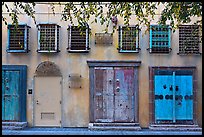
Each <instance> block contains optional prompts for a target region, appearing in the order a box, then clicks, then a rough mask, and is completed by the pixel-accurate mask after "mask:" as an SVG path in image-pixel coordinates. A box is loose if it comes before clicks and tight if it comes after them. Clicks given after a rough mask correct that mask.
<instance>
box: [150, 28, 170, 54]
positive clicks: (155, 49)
mask: <svg viewBox="0 0 204 137" xmlns="http://www.w3.org/2000/svg"><path fill="white" fill-rule="evenodd" d="M149 36H150V42H149V43H150V47H149V48H148V50H149V52H150V53H169V52H170V51H171V28H170V26H169V25H150V35H149Z"/></svg>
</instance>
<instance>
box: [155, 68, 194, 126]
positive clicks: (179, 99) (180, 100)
mask: <svg viewBox="0 0 204 137" xmlns="http://www.w3.org/2000/svg"><path fill="white" fill-rule="evenodd" d="M165 73H166V74H165ZM165 73H164V74H160V75H155V120H156V122H157V123H162V122H165V121H169V122H170V123H176V122H179V121H192V120H193V99H194V96H193V76H192V75H191V74H188V73H186V74H185V72H183V71H169V72H168V71H166V72H165Z"/></svg>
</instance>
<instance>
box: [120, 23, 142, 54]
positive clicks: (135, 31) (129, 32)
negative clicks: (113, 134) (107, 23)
mask: <svg viewBox="0 0 204 137" xmlns="http://www.w3.org/2000/svg"><path fill="white" fill-rule="evenodd" d="M118 36H119V39H118V40H119V41H118V43H119V45H118V51H119V52H120V53H124V52H139V49H140V48H139V27H138V26H119V30H118Z"/></svg>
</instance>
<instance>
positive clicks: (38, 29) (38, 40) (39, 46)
mask: <svg viewBox="0 0 204 137" xmlns="http://www.w3.org/2000/svg"><path fill="white" fill-rule="evenodd" d="M38 50H40V25H38Z"/></svg>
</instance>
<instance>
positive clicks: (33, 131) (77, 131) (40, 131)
mask: <svg viewBox="0 0 204 137" xmlns="http://www.w3.org/2000/svg"><path fill="white" fill-rule="evenodd" d="M2 135H202V131H152V130H149V129H142V130H140V131H123V130H106V131H101V130H89V129H88V128H81V127H80V128H70V127H69V128H25V129H23V130H2Z"/></svg>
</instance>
